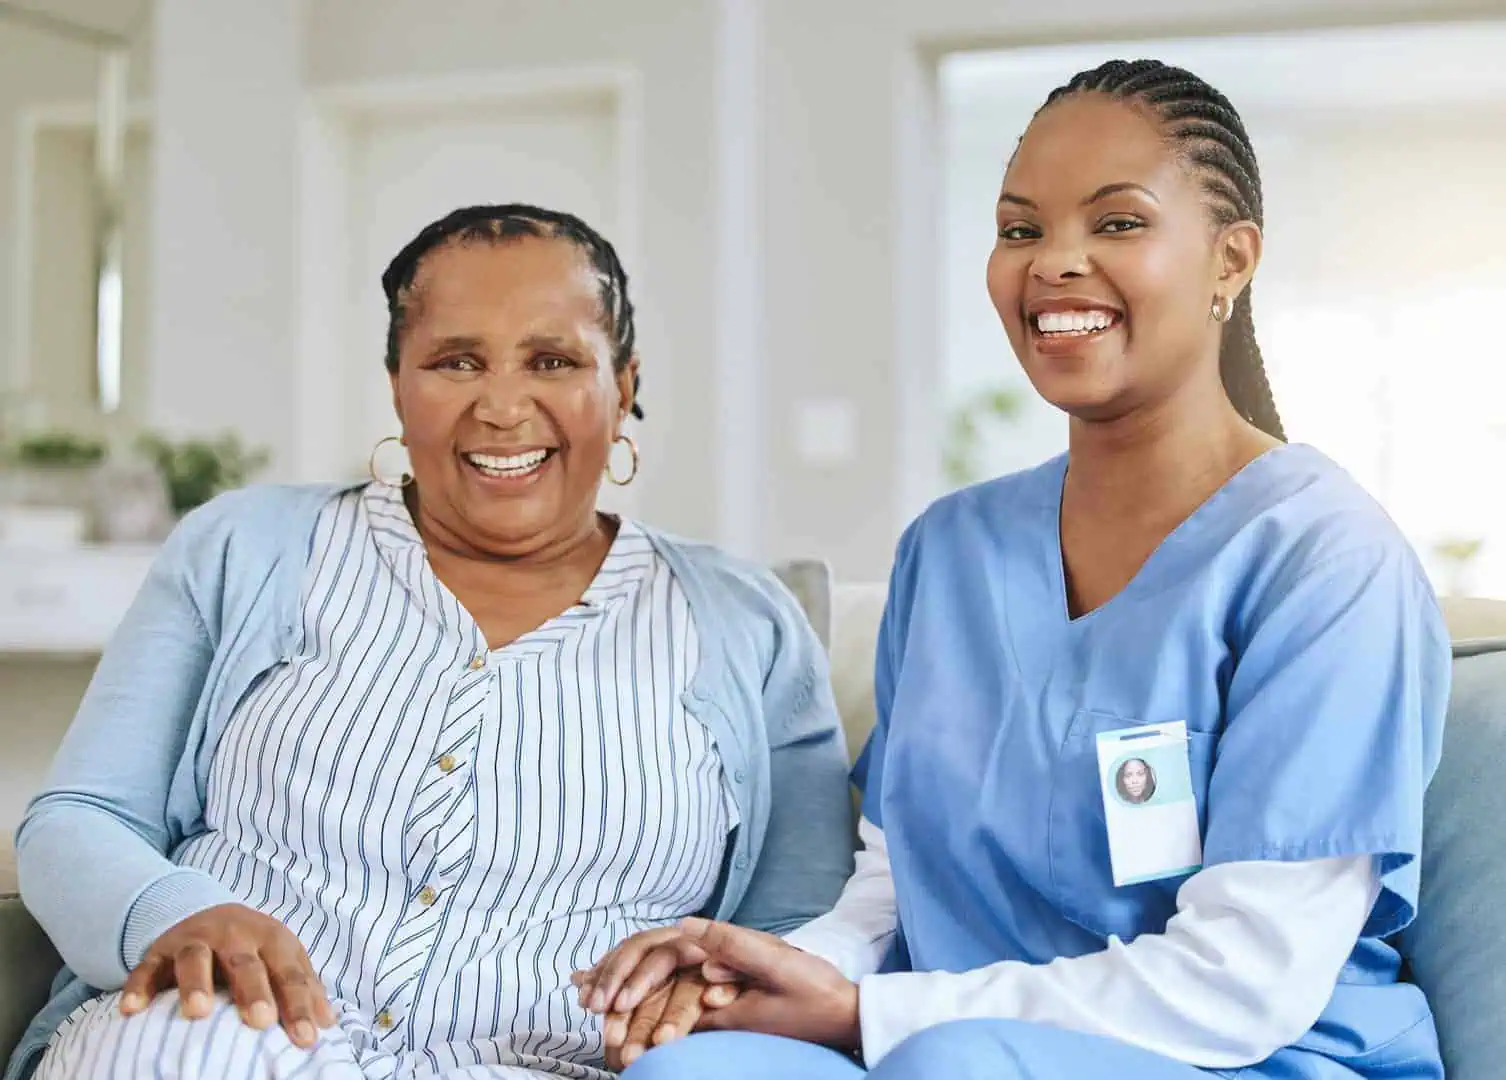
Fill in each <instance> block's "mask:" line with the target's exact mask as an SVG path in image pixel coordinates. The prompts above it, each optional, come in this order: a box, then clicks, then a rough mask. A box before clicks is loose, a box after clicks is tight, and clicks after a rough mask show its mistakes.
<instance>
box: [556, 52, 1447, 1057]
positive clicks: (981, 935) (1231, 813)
mask: <svg viewBox="0 0 1506 1080" xmlns="http://www.w3.org/2000/svg"><path fill="white" fill-rule="evenodd" d="M997 226H998V242H997V245H996V247H995V249H994V252H993V255H992V257H991V258H990V261H989V266H988V287H989V292H990V294H991V296H992V298H993V301H994V304H995V306H996V307H997V309H998V311H999V315H1000V317H1001V319H1002V320H1003V323H1004V327H1005V329H1006V330H1007V332H1008V335H1009V338H1010V341H1011V343H1012V345H1013V347H1014V351H1015V354H1016V355H1017V356H1018V357H1019V359H1020V361H1021V363H1022V364H1023V365H1024V368H1025V371H1026V373H1027V374H1028V376H1029V378H1030V380H1031V382H1032V383H1033V384H1034V386H1035V388H1036V389H1037V391H1039V393H1040V394H1041V396H1042V397H1044V398H1045V399H1046V400H1047V401H1049V402H1050V403H1052V404H1053V405H1055V406H1057V407H1058V408H1060V409H1062V410H1064V411H1065V412H1066V413H1068V414H1069V416H1070V417H1071V425H1070V429H1071V434H1070V448H1069V451H1068V453H1067V454H1066V455H1065V456H1063V457H1061V458H1059V459H1057V460H1054V461H1050V462H1047V463H1046V464H1045V465H1042V466H1041V467H1039V468H1037V469H1034V470H1031V471H1029V472H1025V473H1022V474H1019V475H1014V476H1008V477H1004V478H1002V479H999V480H995V481H993V482H990V483H985V484H982V485H979V486H976V487H973V488H970V489H967V490H964V491H960V492H957V493H955V494H953V495H950V496H948V497H946V498H943V499H942V500H940V501H939V502H937V503H936V504H935V505H933V506H932V507H930V508H929V509H928V510H927V511H926V512H925V513H924V514H923V515H922V516H921V517H920V519H919V520H917V521H916V522H915V523H914V524H912V525H911V526H910V528H909V529H908V530H907V531H906V532H905V534H904V536H903V538H902V539H901V541H900V543H899V549H898V555H897V559H896V564H895V568H894V571H893V576H892V579H891V582H890V591H889V600H888V605H887V607H886V610H885V614H884V618H883V624H882V628H881V635H880V639H879V644H878V657H877V676H876V690H877V700H878V725H877V728H876V730H875V732H874V734H873V737H872V740H871V742H870V743H869V745H868V746H867V748H866V750H865V751H864V753H863V755H862V758H861V760H860V762H859V765H858V768H857V770H856V779H857V781H858V783H859V784H860V786H861V787H862V790H863V794H864V801H863V822H862V836H863V840H864V849H863V851H862V852H860V853H859V856H858V868H857V873H856V875H855V876H854V878H853V879H852V881H851V882H850V883H849V884H848V886H847V888H846V890H845V891H844V893H843V896H842V899H841V901H840V902H839V903H838V905H837V907H836V908H835V909H834V910H833V911H832V912H831V913H830V914H829V915H826V916H824V917H823V918H821V919H818V920H816V921H815V922H814V923H811V924H808V925H807V926H806V927H804V928H803V929H801V930H799V931H796V932H795V933H794V934H793V935H791V936H790V937H788V938H786V939H783V940H781V939H778V938H773V937H769V936H766V935H761V934H756V933H753V932H749V931H745V930H740V929H738V928H735V927H728V926H725V925H722V924H713V923H707V922H702V921H698V920H692V921H690V922H689V923H687V924H686V925H685V926H683V927H681V928H678V929H676V928H670V929H668V930H662V931H655V932H651V933H649V934H646V935H640V937H639V938H637V939H634V940H633V941H631V942H629V943H627V944H625V945H624V946H622V947H621V948H619V949H618V950H617V951H615V952H614V953H613V954H611V955H610V956H608V957H606V958H604V959H603V960H602V961H601V962H600V963H598V965H597V966H596V967H595V968H594V969H592V971H590V972H588V973H583V975H582V976H581V977H580V983H581V990H582V994H583V995H584V997H585V999H586V1001H587V1004H588V1006H589V1007H594V1008H595V1009H596V1010H598V1011H601V1012H606V1013H608V1014H609V1015H608V1017H607V1020H606V1037H607V1041H608V1043H609V1044H610V1045H612V1046H613V1047H618V1046H624V1049H623V1052H622V1054H623V1058H624V1059H625V1060H629V1061H632V1062H633V1064H632V1065H631V1067H630V1068H629V1069H628V1071H627V1074H626V1078H625V1080H744V1078H747V1080H751V1078H753V1077H774V1076H777V1077H782V1078H787V1080H846V1078H857V1077H861V1076H862V1075H863V1074H864V1073H865V1072H867V1073H868V1074H869V1075H871V1077H873V1078H874V1080H888V1078H896V1080H897V1078H901V1077H903V1078H918V1080H931V1078H938V1080H939V1078H943V1077H945V1078H948V1080H958V1078H961V1080H968V1078H974V1077H976V1078H979V1080H982V1078H987V1080H1068V1078H1070V1080H1194V1078H1196V1077H1201V1076H1207V1075H1214V1076H1222V1077H1243V1078H1266V1080H1278V1078H1279V1080H1288V1078H1291V1080H1296V1078H1304V1080H1341V1078H1354V1077H1387V1078H1391V1080H1424V1078H1427V1080H1436V1078H1441V1077H1442V1066H1441V1064H1440V1062H1439V1056H1438V1048H1437V1040H1436V1036H1435V1033H1434V1029H1433V1023H1432V1018H1431V1015H1430V1012H1429V1009H1428V1005H1427V1002H1426V1001H1425V999H1424V998H1423V995H1422V994H1421V992H1420V991H1419V990H1418V989H1417V988H1416V987H1415V986H1412V985H1409V984H1407V983H1406V982H1404V981H1402V979H1401V976H1400V967H1401V965H1400V959H1399V957H1398V954H1397V952H1396V951H1395V949H1394V948H1393V947H1392V946H1391V944H1390V943H1389V942H1390V940H1391V939H1392V938H1393V936H1394V935H1396V934H1397V933H1398V932H1399V931H1400V930H1401V929H1402V928H1403V927H1405V926H1406V925H1407V924H1408V923H1409V922H1410V921H1411V920H1412V919H1413V917H1414V915H1415V913H1416V905H1417V886H1418V862H1417V861H1418V856H1419V853H1420V849H1421V840H1422V837H1421V833H1422V803H1423V792H1424V789H1425V788H1426V786H1427V783H1428V781H1429V779H1430V778H1431V776H1432V773H1433V770H1434V767H1435V765H1436V763H1437V759H1438V752H1439V744H1440V736H1441V728H1442V723H1443V715H1444V709H1445V704H1446V700H1447V696H1448V674H1449V661H1448V644H1447V635H1446V633H1445V630H1444V627H1443V624H1442V620H1441V618H1440V615H1439V612H1438V608H1437V605H1436V602H1435V600H1434V597H1433V594H1432V592H1431V590H1430V588H1429V585H1428V582H1427V580H1426V578H1425V576H1424V574H1423V571H1422V569H1421V568H1420V567H1419V565H1418V562H1417V560H1416V558H1415V557H1414V555H1413V553H1412V551H1411V550H1410V548H1409V547H1408V545H1407V543H1406V542H1405V541H1404V540H1403V538H1402V537H1401V536H1400V535H1399V533H1398V532H1397V530H1396V528H1395V527H1394V526H1393V524H1392V523H1391V522H1390V520H1389V519H1388V518H1387V517H1386V515H1385V514H1384V513H1383V512H1382V511H1381V509H1380V508H1379V507H1378V506H1377V505H1376V504H1375V503H1374V502H1373V501H1372V500H1371V499H1370V498H1368V497H1367V496H1366V495H1365V493H1364V492H1363V491H1361V490H1360V488H1359V487H1358V486H1357V485H1356V484H1355V483H1354V482H1353V481H1352V480H1351V479H1350V478H1349V477H1348V476H1346V475H1345V474H1344V473H1343V472H1342V471H1341V470H1340V469H1339V468H1338V467H1337V466H1335V465H1334V464H1333V463H1331V462H1330V461H1329V460H1327V459H1326V458H1325V457H1323V456H1322V455H1321V454H1319V453H1318V452H1317V451H1315V450H1313V449H1310V448H1307V447H1304V446H1299V445H1288V444H1286V443H1285V441H1284V436H1283V432H1282V428H1281V424H1280V421H1279V419H1278V417H1277V414H1276V410H1275V407H1274V405H1273V403H1272V400H1271V395H1270V390H1269V388H1268V386H1267V383H1266V378H1265V374H1264V370H1263V367H1262V364H1261V359H1260V353H1259V351H1258V349H1257V348H1256V345H1255V340H1254V334H1253V326H1252V323H1251V317H1250V301H1249V283H1250V280H1251V278H1252V276H1253V275H1254V272H1255V269H1256V266H1257V263H1258V262H1259V257H1260V251H1261V193H1260V183H1259V173H1258V169H1257V167H1256V162H1255V157H1254V154H1253V152H1252V151H1251V148H1250V144H1249V139H1248V137H1247V135H1246V133H1245V130H1244V127H1243V124H1242V123H1241V121H1240V119H1239V117H1238V116H1237V114H1236V113H1235V111H1234V109H1233V108H1232V107H1231V106H1230V104H1229V103H1228V101H1227V100H1226V99H1224V98H1223V96H1222V95H1220V94H1218V93H1217V92H1216V91H1214V90H1213V89H1212V88H1210V87H1209V86H1207V85H1206V84H1205V83H1204V82H1202V81H1201V80H1199V79H1197V78H1196V77H1194V76H1192V75H1190V74H1188V73H1187V72H1185V71H1181V70H1178V69H1176V68H1171V67H1168V66H1165V65H1163V64H1160V63H1156V62H1150V61H1142V62H1135V63H1126V62H1114V63H1110V64H1106V65H1104V66H1103V67H1101V68H1098V69H1096V70H1094V71H1090V72H1085V73H1083V74H1081V75H1079V76H1077V77H1076V78H1075V79H1073V80H1072V81H1071V82H1070V83H1069V84H1068V85H1067V86H1065V87H1063V88H1062V89H1060V90H1058V91H1057V92H1055V93H1053V94H1052V95H1051V97H1050V98H1049V99H1048V101H1047V103H1046V105H1045V106H1044V107H1043V108H1042V109H1041V111H1040V112H1039V113H1037V115H1036V117H1035V118H1034V120H1033V121H1032V123H1031V125H1030V127H1029V129H1028V130H1027V131H1026V133H1025V135H1024V137H1023V139H1022V140H1021V142H1020V144H1019V147H1018V149H1017V150H1016V153H1015V156H1014V158H1013V160H1012V161H1011V163H1010V166H1009V169H1008V173H1007V175H1006V176H1005V179H1004V186H1003V191H1002V193H1001V195H1000V198H999V202H998V208H997ZM1152 778H1153V779H1152ZM708 980H709V981H710V982H712V983H719V984H724V985H719V986H715V987H712V988H706V985H705V984H706V982H707V981H708ZM692 1027H695V1028H696V1029H697V1030H700V1031H702V1032H706V1031H709V1032H710V1033H709V1034H697V1035H694V1036H692V1037H690V1038H688V1039H677V1038H676V1037H677V1036H678V1035H681V1034H683V1033H685V1032H686V1031H688V1030H690V1029H691V1028H692ZM624 1044H625V1045H624ZM654 1044H660V1045H657V1046H656V1048H655V1049H653V1050H651V1051H649V1052H647V1053H646V1054H643V1053H642V1049H643V1047H645V1046H649V1045H654ZM640 1054H641V1055H642V1056H641V1057H640Z"/></svg>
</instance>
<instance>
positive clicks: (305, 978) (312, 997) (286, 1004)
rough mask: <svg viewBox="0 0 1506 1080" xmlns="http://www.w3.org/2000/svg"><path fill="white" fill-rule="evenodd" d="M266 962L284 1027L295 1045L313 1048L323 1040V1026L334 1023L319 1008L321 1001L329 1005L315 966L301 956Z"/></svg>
mask: <svg viewBox="0 0 1506 1080" xmlns="http://www.w3.org/2000/svg"><path fill="white" fill-rule="evenodd" d="M266 962H267V969H268V972H269V974H270V976H271V980H272V992H273V993H274V994H276V995H277V1012H278V1015H279V1016H281V1017H282V1028H283V1030H284V1031H286V1032H287V1033H288V1038H289V1039H291V1040H292V1041H293V1045H294V1046H298V1047H302V1048H303V1049H305V1050H308V1049H310V1048H312V1047H313V1046H314V1044H315V1043H317V1042H318V1041H319V1028H321V1027H329V1026H330V1025H329V1024H328V1023H327V1022H325V1020H324V1010H321V1009H320V1008H319V1006H320V1004H323V1005H324V1006H325V1008H326V1009H327V1008H328V1007H329V1002H328V1001H327V1000H326V999H325V996H324V987H323V986H322V985H320V983H319V980H318V979H316V978H315V977H314V972H313V970H312V969H311V968H310V967H309V966H308V965H307V964H305V963H300V962H298V959H297V958H293V959H291V960H284V961H282V962H278V961H275V960H272V959H271V958H267V959H266Z"/></svg>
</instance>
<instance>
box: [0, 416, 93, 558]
mask: <svg viewBox="0 0 1506 1080" xmlns="http://www.w3.org/2000/svg"><path fill="white" fill-rule="evenodd" d="M104 458H105V445H104V443H103V442H101V441H99V440H97V439H91V438H87V437H85V436H81V435H75V434H73V433H71V432H67V431H49V432H42V433H39V434H35V435H28V436H25V437H23V438H21V439H19V440H17V441H16V443H15V444H14V445H13V446H11V447H10V448H9V449H8V450H7V451H6V452H5V454H4V459H5V465H6V466H7V468H6V473H7V478H8V480H9V482H8V483H7V484H6V485H5V487H6V488H7V491H6V493H5V497H4V498H3V499H0V502H3V503H4V506H3V513H0V541H3V542H4V543H6V544H7V545H11V546H22V547H60V546H61V547H67V546H72V545H75V544H78V543H80V542H82V541H83V540H84V538H85V537H86V535H87V534H88V531H89V523H90V516H91V512H92V506H93V477H94V475H95V473H96V471H97V470H98V468H99V464H100V462H102V461H103V460H104Z"/></svg>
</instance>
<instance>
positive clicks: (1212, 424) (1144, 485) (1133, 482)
mask: <svg viewBox="0 0 1506 1080" xmlns="http://www.w3.org/2000/svg"><path fill="white" fill-rule="evenodd" d="M1275 445H1278V444H1277V442H1276V440H1274V439H1272V438H1271V437H1270V436H1268V435H1266V434H1265V433H1264V432H1262V431H1260V430H1258V429H1257V428H1255V427H1253V426H1252V425H1250V424H1249V423H1248V422H1247V421H1246V420H1245V419H1244V418H1243V417H1241V416H1240V415H1239V413H1238V412H1236V411H1235V409H1234V407H1233V405H1231V404H1230V403H1229V399H1228V396H1227V395H1226V394H1225V393H1224V391H1223V387H1222V385H1215V386H1214V387H1213V388H1212V392H1209V389H1208V388H1202V387H1188V388H1187V389H1186V391H1185V392H1184V393H1181V394H1177V395H1173V396H1172V397H1171V398H1169V399H1167V400H1166V401H1164V402H1162V403H1160V404H1159V405H1156V406H1153V407H1147V408H1144V409H1140V410H1136V411H1133V412H1130V413H1127V414H1125V415H1124V416H1122V417H1118V418H1116V419H1114V420H1108V421H1089V420H1080V419H1077V418H1075V417H1074V418H1073V419H1072V422H1071V427H1070V437H1069V443H1068V446H1069V450H1068V462H1069V464H1068V471H1067V482H1066V498H1067V499H1068V500H1070V502H1071V503H1072V504H1073V505H1074V506H1076V507H1079V508H1087V507H1091V508H1092V514H1093V516H1094V517H1111V518H1121V519H1122V518H1140V519H1144V518H1147V517H1152V518H1159V517H1161V516H1163V515H1171V516H1173V517H1180V516H1185V513H1187V512H1188V511H1189V509H1190V508H1191V507H1196V506H1197V505H1198V504H1200V503H1201V502H1202V501H1203V500H1204V499H1206V498H1207V497H1208V496H1209V495H1210V494H1212V493H1213V492H1214V491H1215V490H1217V489H1218V488H1219V487H1220V486H1222V485H1223V483H1224V482H1225V481H1226V480H1228V479H1229V477H1231V476H1233V475H1234V474H1235V473H1236V472H1238V471H1239V470H1240V469H1242V468H1243V467H1244V466H1245V465H1247V464H1249V463H1250V462H1251V461H1253V460H1254V459H1255V458H1256V457H1259V456H1260V454H1262V453H1264V452H1265V451H1266V450H1268V449H1270V448H1271V447H1273V446H1275Z"/></svg>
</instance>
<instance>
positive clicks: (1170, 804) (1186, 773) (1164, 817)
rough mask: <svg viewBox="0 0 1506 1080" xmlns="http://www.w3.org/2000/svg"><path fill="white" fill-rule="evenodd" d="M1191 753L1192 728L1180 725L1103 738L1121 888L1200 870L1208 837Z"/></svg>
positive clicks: (1103, 774)
mask: <svg viewBox="0 0 1506 1080" xmlns="http://www.w3.org/2000/svg"><path fill="white" fill-rule="evenodd" d="M1187 753H1188V745H1187V725H1186V724H1185V723H1183V722H1182V721H1180V720H1178V721H1175V722H1174V723H1169V724H1147V725H1143V726H1141V727H1133V728H1123V729H1121V730H1119V731H1105V732H1101V733H1100V734H1099V736H1098V787H1099V792H1100V794H1101V795H1102V796H1103V819H1104V821H1105V822H1106V823H1107V825H1108V831H1109V862H1110V863H1111V864H1112V868H1113V871H1114V884H1115V886H1120V885H1137V884H1139V883H1140V882H1144V881H1156V880H1158V879H1160V878H1167V877H1178V876H1180V875H1182V874H1190V873H1192V872H1193V871H1194V870H1198V869H1201V867H1202V865H1203V839H1202V836H1201V835H1199V833H1198V824H1197V800H1196V799H1195V798H1194V797H1193V794H1192V770H1191V768H1190V767H1189V765H1188V757H1187Z"/></svg>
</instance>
